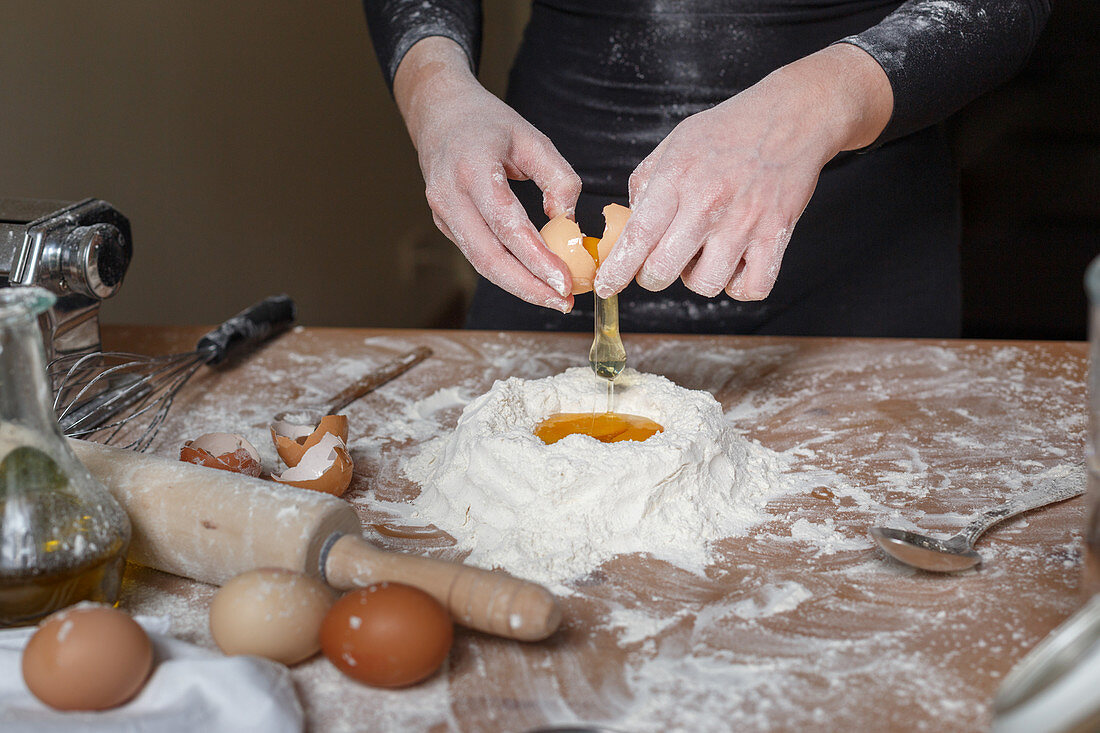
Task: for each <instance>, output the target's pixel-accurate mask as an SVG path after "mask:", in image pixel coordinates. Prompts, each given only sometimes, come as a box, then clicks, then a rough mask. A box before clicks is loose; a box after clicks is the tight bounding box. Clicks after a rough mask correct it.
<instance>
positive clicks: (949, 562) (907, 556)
mask: <svg viewBox="0 0 1100 733" xmlns="http://www.w3.org/2000/svg"><path fill="white" fill-rule="evenodd" d="M871 537H872V538H873V539H874V540H875V542H877V543H878V546H879V547H881V548H882V550H883V552H885V553H886V554H887V555H889V556H890V557H892V558H894V559H895V560H898V561H900V562H903V563H905V564H906V565H912V566H913V567H915V568H920V569H921V570H930V571H932V572H936V573H954V572H958V571H960V570H966V569H968V568H972V567H974V566H975V565H977V564H979V563H980V562H981V561H982V556H981V555H979V554H978V553H977V552H975V551H974V550H973V549H971V548H968V547H967V545H966V540H965V538H963V536H962V535H955V536H954V537H952V538H950V539H947V540H938V539H936V538H934V537H928V536H927V535H923V534H918V533H916V532H909V531H907V530H904V529H894V528H892V527H872V528H871Z"/></svg>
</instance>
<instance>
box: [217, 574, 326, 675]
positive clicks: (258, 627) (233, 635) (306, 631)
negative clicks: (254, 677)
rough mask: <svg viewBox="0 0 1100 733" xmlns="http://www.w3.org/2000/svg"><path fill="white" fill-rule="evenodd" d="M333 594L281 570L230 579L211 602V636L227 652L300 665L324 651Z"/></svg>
mask: <svg viewBox="0 0 1100 733" xmlns="http://www.w3.org/2000/svg"><path fill="white" fill-rule="evenodd" d="M334 600H335V596H334V594H333V592H332V591H331V590H330V589H329V588H328V586H326V585H325V584H324V583H322V582H321V581H319V580H316V579H314V578H310V577H308V576H305V575H302V574H300V573H295V572H291V571H290V570H282V569H280V568H260V569H259V570H250V571H249V572H247V573H241V574H240V575H238V576H237V577H235V578H232V579H231V580H230V581H229V582H228V583H226V584H225V585H223V586H222V587H221V589H220V590H219V591H218V592H217V593H216V594H215V595H214V600H213V601H211V603H210V633H211V634H212V635H213V636H214V641H215V642H216V643H217V645H218V648H220V649H221V650H222V651H223V652H225V653H226V654H250V655H254V656H258V657H266V658H267V659H273V660H275V661H276V662H282V663H283V664H296V663H298V662H301V661H302V660H304V659H308V658H309V657H312V656H313V655H314V654H316V653H317V652H318V651H319V650H320V648H321V621H322V620H324V618H325V614H326V613H328V610H329V608H330V607H331V606H332V603H333V601H334Z"/></svg>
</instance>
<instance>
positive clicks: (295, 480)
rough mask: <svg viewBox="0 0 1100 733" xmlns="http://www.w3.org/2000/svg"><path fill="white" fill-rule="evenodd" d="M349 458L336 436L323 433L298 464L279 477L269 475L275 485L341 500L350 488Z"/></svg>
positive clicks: (350, 470) (341, 442)
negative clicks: (307, 490)
mask: <svg viewBox="0 0 1100 733" xmlns="http://www.w3.org/2000/svg"><path fill="white" fill-rule="evenodd" d="M352 468H353V466H352V461H351V454H350V453H348V449H347V446H345V445H344V441H343V440H341V439H340V436H339V435H334V434H332V433H325V434H323V435H322V436H321V438H320V439H319V440H318V441H317V442H316V443H315V444H313V445H312V446H310V447H309V448H307V449H306V450H305V452H304V453H303V454H302V458H301V460H300V461H298V464H297V465H295V466H292V467H290V468H288V469H287V470H285V471H283V472H282V473H281V474H273V475H272V476H271V478H272V479H274V480H275V481H278V482H279V483H283V484H289V485H291V486H297V487H298V488H299V489H309V490H310V491H320V492H322V493H325V494H332V495H333V496H342V495H343V493H344V492H345V491H347V490H348V486H349V485H350V484H351V472H352Z"/></svg>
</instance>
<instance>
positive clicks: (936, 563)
mask: <svg viewBox="0 0 1100 733" xmlns="http://www.w3.org/2000/svg"><path fill="white" fill-rule="evenodd" d="M1083 493H1085V480H1084V476H1083V469H1082V475H1080V476H1078V474H1077V473H1076V472H1074V473H1071V474H1069V475H1061V476H1058V477H1057V478H1048V479H1045V480H1043V481H1040V482H1039V485H1038V487H1037V488H1034V489H1032V490H1031V491H1028V492H1026V493H1024V494H1020V495H1019V496H1014V497H1012V498H1011V499H1009V500H1008V501H1006V502H1005V503H1003V504H1001V505H1000V506H996V507H993V508H992V509H986V510H985V511H982V512H979V513H977V514H975V515H974V516H973V517H971V518H970V521H969V522H968V523H967V525H966V527H964V528H963V530H962V531H961V532H959V533H958V534H957V535H955V536H954V537H949V538H947V539H942V540H941V539H936V538H935V537H928V536H926V535H923V534H919V533H917V532H909V531H907V530H904V529H894V528H891V527H872V528H871V530H870V532H871V537H872V538H873V539H874V540H875V542H877V543H878V546H879V547H881V548H882V549H883V551H884V552H886V554H887V555H890V556H891V557H893V558H894V559H895V560H898V561H900V562H903V563H905V564H906V565H912V566H913V567H915V568H920V569H921V570H930V571H932V572H936V573H952V572H956V571H959V570H966V569H967V568H971V567H974V566H975V565H977V564H978V563H980V562H981V561H982V556H981V555H979V554H978V553H977V552H975V551H974V543H975V542H977V540H978V538H979V537H981V536H982V535H983V534H984V533H985V531H986V530H988V529H989V528H990V527H992V526H993V525H995V524H997V523H998V522H1002V521H1004V520H1005V519H1008V518H1009V517H1014V516H1016V515H1017V514H1023V513H1024V512H1027V511H1031V510H1032V509H1038V508H1039V507H1041V506H1046V505H1048V504H1055V503H1057V502H1059V501H1065V500H1066V499H1072V498H1073V497H1075V496H1080V495H1081V494H1083Z"/></svg>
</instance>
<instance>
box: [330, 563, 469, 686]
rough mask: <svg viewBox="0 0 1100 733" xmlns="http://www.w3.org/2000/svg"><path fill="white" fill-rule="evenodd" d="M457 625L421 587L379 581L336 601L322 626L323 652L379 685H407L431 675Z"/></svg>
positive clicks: (346, 670)
mask: <svg viewBox="0 0 1100 733" xmlns="http://www.w3.org/2000/svg"><path fill="white" fill-rule="evenodd" d="M453 639H454V624H453V622H452V621H451V616H450V614H449V613H447V609H445V608H444V607H443V606H442V604H440V603H439V601H437V600H436V599H435V598H433V597H431V596H430V595H428V594H427V593H425V592H424V591H422V590H420V589H419V588H413V587H412V586H409V585H402V584H401V583H377V584H375V585H371V586H368V587H366V588H361V589H359V590H353V591H351V592H349V593H347V594H346V595H344V597H343V598H341V599H340V600H338V601H336V603H334V604H333V606H332V608H331V609H330V610H329V612H328V615H327V616H325V620H324V623H322V624H321V651H323V652H324V654H325V656H326V657H328V659H329V661H330V662H332V663H333V664H335V665H336V667H337V668H338V669H339V670H340V671H341V672H343V673H344V674H346V675H347V676H349V677H352V678H354V679H357V680H359V681H360V682H365V683H366V684H368V685H374V686H375V687H405V686H406V685H412V684H415V683H417V682H420V681H421V680H424V679H427V678H428V677H430V676H431V675H432V674H433V673H434V672H435V671H436V670H437V669H439V667H440V666H441V665H442V664H443V661H444V660H445V659H446V658H447V654H448V653H450V650H451V642H452V641H453Z"/></svg>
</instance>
